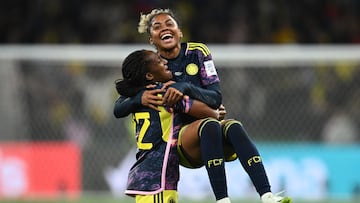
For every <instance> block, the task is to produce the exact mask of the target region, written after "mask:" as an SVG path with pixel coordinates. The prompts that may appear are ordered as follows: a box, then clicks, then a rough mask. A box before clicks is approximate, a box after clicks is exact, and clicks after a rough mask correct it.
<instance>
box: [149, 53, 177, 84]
mask: <svg viewBox="0 0 360 203" xmlns="http://www.w3.org/2000/svg"><path fill="white" fill-rule="evenodd" d="M147 55H148V56H147V61H148V63H147V64H148V66H147V69H148V72H147V73H146V79H147V80H151V81H154V82H167V81H169V80H171V79H172V77H173V75H172V73H171V71H170V70H169V69H168V66H167V65H166V64H167V60H165V59H163V58H161V57H160V56H159V55H158V54H156V53H155V52H153V51H147Z"/></svg>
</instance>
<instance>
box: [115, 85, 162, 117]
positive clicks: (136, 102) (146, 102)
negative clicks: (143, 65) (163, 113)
mask: <svg viewBox="0 0 360 203" xmlns="http://www.w3.org/2000/svg"><path fill="white" fill-rule="evenodd" d="M163 91H164V90H162V89H153V90H142V91H140V92H138V93H137V94H136V96H133V97H125V96H120V97H119V98H118V99H117V100H116V101H115V106H114V116H115V117H116V118H122V117H126V116H128V115H129V114H130V113H133V112H135V111H136V109H137V108H138V107H140V106H147V107H149V108H152V109H154V110H157V111H160V110H159V109H158V108H157V106H158V105H161V104H162V103H161V102H162V101H161V99H160V98H159V97H158V96H157V95H158V94H159V93H162V92H163Z"/></svg>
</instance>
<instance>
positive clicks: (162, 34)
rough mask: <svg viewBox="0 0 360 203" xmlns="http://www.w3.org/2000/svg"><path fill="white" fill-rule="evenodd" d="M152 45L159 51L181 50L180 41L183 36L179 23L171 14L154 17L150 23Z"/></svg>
mask: <svg viewBox="0 0 360 203" xmlns="http://www.w3.org/2000/svg"><path fill="white" fill-rule="evenodd" d="M149 31H150V43H151V44H153V45H154V46H155V47H156V48H157V49H158V51H159V52H160V53H161V52H162V51H171V50H174V49H177V48H178V49H180V40H181V38H182V37H183V34H182V32H181V30H180V28H179V27H178V24H177V22H176V21H175V19H174V18H172V17H171V16H170V15H169V14H166V13H161V14H158V15H156V16H154V17H153V18H152V20H151V23H150V30H149Z"/></svg>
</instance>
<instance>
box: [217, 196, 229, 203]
mask: <svg viewBox="0 0 360 203" xmlns="http://www.w3.org/2000/svg"><path fill="white" fill-rule="evenodd" d="M216 203H231V201H230V199H229V198H228V197H225V198H222V199H219V200H218V201H216Z"/></svg>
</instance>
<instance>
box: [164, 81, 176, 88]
mask: <svg viewBox="0 0 360 203" xmlns="http://www.w3.org/2000/svg"><path fill="white" fill-rule="evenodd" d="M174 83H175V81H172V80H170V81H167V82H166V83H163V87H162V89H166V88H168V87H169V86H170V85H172V84H174Z"/></svg>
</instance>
